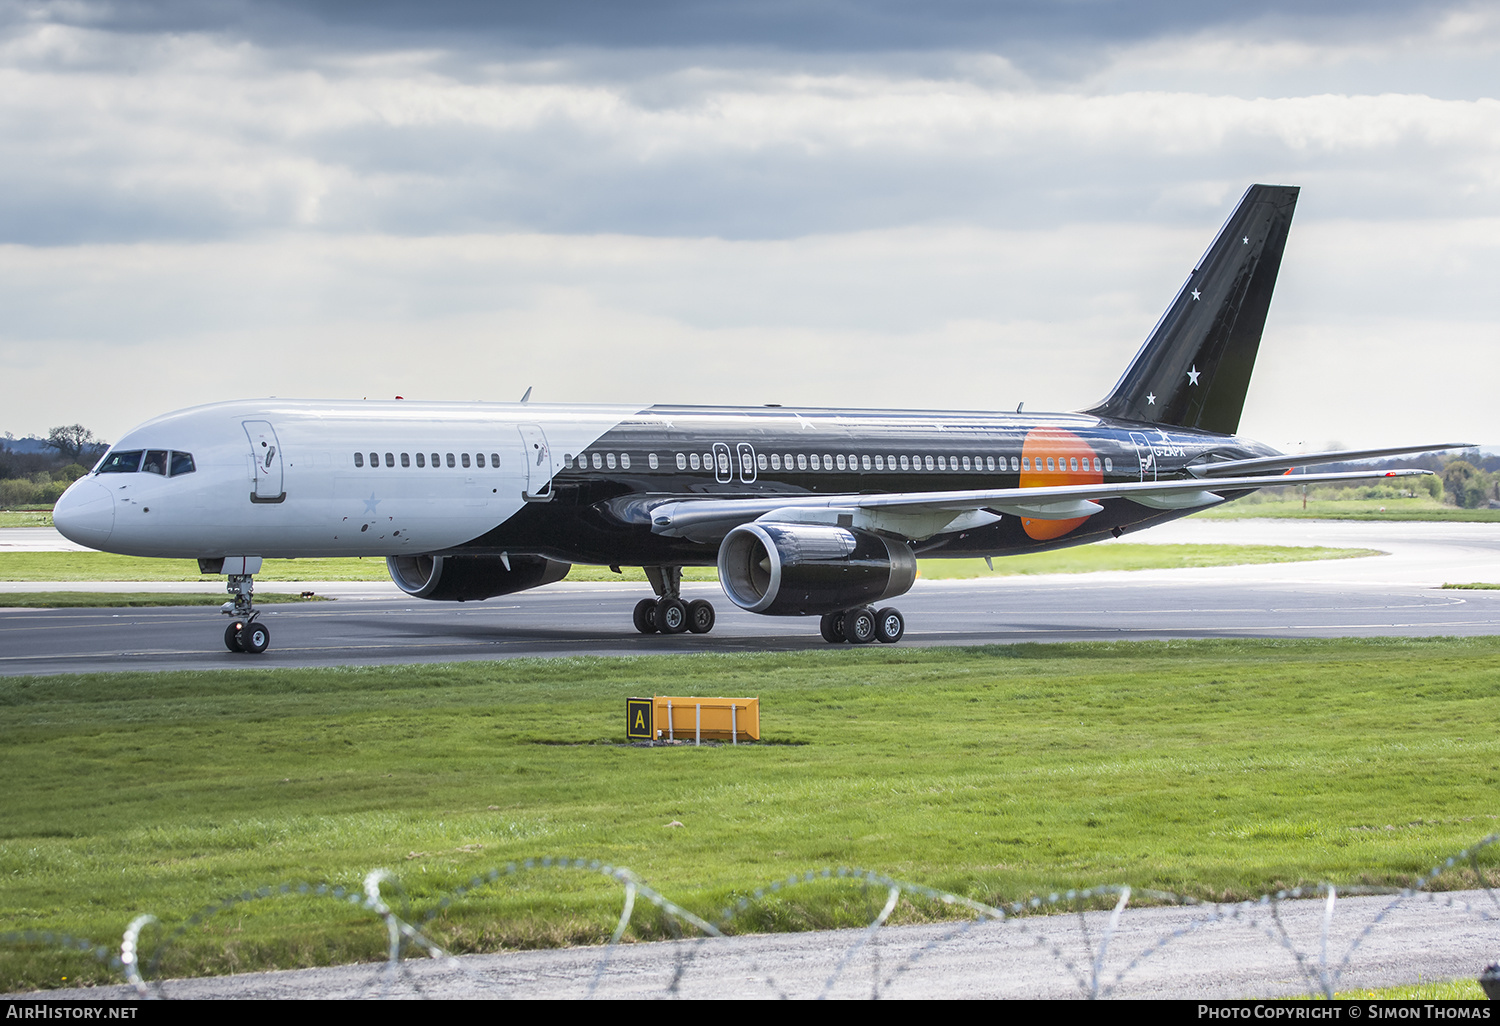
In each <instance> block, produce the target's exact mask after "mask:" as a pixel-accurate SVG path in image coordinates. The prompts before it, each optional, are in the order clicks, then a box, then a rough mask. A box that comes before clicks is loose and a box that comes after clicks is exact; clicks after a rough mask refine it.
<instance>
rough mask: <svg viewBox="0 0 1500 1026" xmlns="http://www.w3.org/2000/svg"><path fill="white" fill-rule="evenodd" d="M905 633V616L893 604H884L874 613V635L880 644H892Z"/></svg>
mask: <svg viewBox="0 0 1500 1026" xmlns="http://www.w3.org/2000/svg"><path fill="white" fill-rule="evenodd" d="M905 633H906V617H904V616H902V615H901V611H900V610H898V609H897V608H896V607H895V606H886V607H885V608H884V609H882V610H881V611H880V612H878V613H876V614H875V637H876V638H878V639H879V640H880V642H881V643H882V644H885V645H894V644H895V643H896V642H898V641H900V640H901V635H903V634H905Z"/></svg>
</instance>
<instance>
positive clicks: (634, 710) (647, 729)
mask: <svg viewBox="0 0 1500 1026" xmlns="http://www.w3.org/2000/svg"><path fill="white" fill-rule="evenodd" d="M653 704H654V703H653V702H652V700H651V699H649V698H627V699H626V700H625V738H626V740H629V741H652V740H655V738H656V732H655V731H654V730H652V729H651V708H652V705H653Z"/></svg>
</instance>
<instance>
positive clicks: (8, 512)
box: [0, 508, 52, 528]
mask: <svg viewBox="0 0 1500 1026" xmlns="http://www.w3.org/2000/svg"><path fill="white" fill-rule="evenodd" d="M51 526H52V510H51V509H50V508H48V509H0V528H4V527H51Z"/></svg>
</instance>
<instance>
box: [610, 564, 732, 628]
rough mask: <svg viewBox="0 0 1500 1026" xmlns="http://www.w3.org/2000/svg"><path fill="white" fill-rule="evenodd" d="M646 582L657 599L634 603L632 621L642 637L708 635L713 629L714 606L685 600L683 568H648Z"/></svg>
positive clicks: (646, 569) (703, 601)
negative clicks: (683, 599)
mask: <svg viewBox="0 0 1500 1026" xmlns="http://www.w3.org/2000/svg"><path fill="white" fill-rule="evenodd" d="M642 569H644V570H645V571H646V579H647V580H648V581H650V582H651V589H652V590H653V591H655V592H656V594H657V596H658V597H657V598H656V599H655V600H652V599H641V600H640V601H639V602H637V603H636V604H635V611H634V613H633V614H632V615H631V622H633V623H634V624H635V629H636V630H638V631H640V632H641V633H642V634H656V633H661V634H682V633H684V632H686V631H692V632H693V633H694V634H707V633H708V632H709V631H711V630H713V629H714V607H713V603H711V602H708V601H707V600H705V599H694V600H693V601H691V602H684V601H682V596H681V594H680V592H681V588H682V567H680V566H648V567H643V568H642Z"/></svg>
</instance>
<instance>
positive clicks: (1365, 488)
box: [1241, 449, 1500, 509]
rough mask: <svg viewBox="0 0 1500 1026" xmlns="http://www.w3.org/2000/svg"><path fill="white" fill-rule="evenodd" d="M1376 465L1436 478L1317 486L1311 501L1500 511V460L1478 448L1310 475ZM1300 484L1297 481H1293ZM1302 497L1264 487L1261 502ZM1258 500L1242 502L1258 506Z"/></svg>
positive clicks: (1335, 465)
mask: <svg viewBox="0 0 1500 1026" xmlns="http://www.w3.org/2000/svg"><path fill="white" fill-rule="evenodd" d="M1372 466H1374V467H1375V468H1376V469H1379V470H1430V471H1432V474H1433V476H1432V477H1406V478H1393V479H1391V480H1389V481H1381V480H1374V481H1369V482H1357V483H1355V484H1351V485H1347V486H1343V487H1340V486H1337V485H1321V486H1319V485H1314V486H1312V487H1311V488H1310V489H1309V491H1308V498H1312V499H1323V500H1332V501H1337V500H1340V499H1402V498H1417V497H1419V496H1423V495H1425V496H1430V497H1431V498H1433V499H1436V500H1437V501H1438V502H1444V503H1447V504H1448V505H1451V506H1459V507H1461V508H1463V509H1483V508H1485V507H1489V506H1490V504H1491V503H1495V504H1496V506H1495V507H1492V508H1500V455H1491V454H1486V453H1483V452H1481V451H1479V450H1478V449H1467V450H1465V451H1463V452H1462V453H1459V454H1452V453H1423V454H1421V455H1419V456H1412V457H1404V458H1401V459H1392V460H1382V461H1378V462H1367V463H1331V464H1327V465H1324V466H1320V467H1315V468H1309V469H1310V470H1320V471H1322V470H1326V471H1335V472H1336V471H1354V470H1368V469H1370V468H1371V467H1372ZM1291 480H1293V481H1295V480H1296V478H1295V476H1294V477H1293V478H1292V479H1291ZM1289 490H1291V491H1294V492H1295V494H1297V495H1301V494H1302V493H1301V489H1300V488H1299V487H1298V486H1297V485H1295V484H1293V485H1289V486H1288V488H1264V489H1262V490H1261V493H1260V499H1261V501H1266V500H1270V501H1275V500H1276V499H1278V498H1281V497H1284V496H1285V495H1286V494H1287V493H1288V491H1289ZM1255 500H1256V496H1253V495H1252V496H1249V497H1248V498H1247V499H1242V500H1241V501H1242V502H1252V503H1253V502H1254V501H1255Z"/></svg>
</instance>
